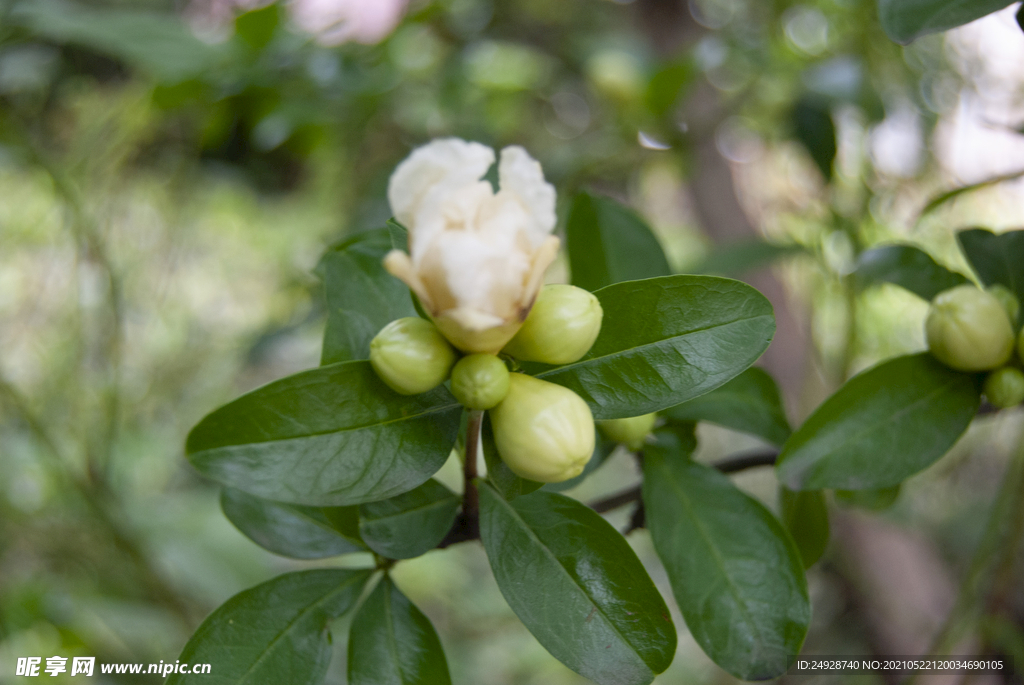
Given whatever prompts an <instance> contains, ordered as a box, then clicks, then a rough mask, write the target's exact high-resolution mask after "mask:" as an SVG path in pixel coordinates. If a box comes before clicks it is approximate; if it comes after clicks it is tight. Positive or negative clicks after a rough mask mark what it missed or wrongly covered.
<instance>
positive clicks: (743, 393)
mask: <svg viewBox="0 0 1024 685" xmlns="http://www.w3.org/2000/svg"><path fill="white" fill-rule="evenodd" d="M665 416H666V417H667V418H668V419H670V420H672V421H707V422H709V423H715V424H718V425H719V426H724V427H726V428H732V429H733V430H737V431H740V432H741V433H750V434H751V435H756V436H758V437H760V438H764V439H765V440H767V441H768V442H770V443H771V444H773V445H782V443H784V442H786V439H787V438H789V434H790V433H791V429H790V427H789V421H787V420H786V412H785V410H784V409H783V408H782V396H781V395H780V394H779V387H778V386H777V385H776V384H775V379H773V378H772V377H771V374H769V373H768V372H767V371H764V370H762V369H758V368H749V369H747V370H746V371H744V372H743V373H741V374H740V375H738V376H736V378H734V379H732V380H731V381H729V382H728V383H726V384H725V385H723V386H722V387H720V388H718V389H717V390H712V391H711V392H709V393H707V394H706V395H701V396H700V397H698V398H696V399H692V400H690V401H689V402H684V403H683V404H680V405H678V406H676V407H672V408H671V409H668V410H666V411H665Z"/></svg>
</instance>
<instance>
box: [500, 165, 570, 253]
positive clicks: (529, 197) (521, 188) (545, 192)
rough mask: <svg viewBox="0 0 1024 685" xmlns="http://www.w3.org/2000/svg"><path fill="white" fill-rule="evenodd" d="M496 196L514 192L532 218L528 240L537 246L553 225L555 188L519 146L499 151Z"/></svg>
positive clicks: (554, 218) (554, 221)
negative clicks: (497, 193) (498, 187)
mask: <svg viewBox="0 0 1024 685" xmlns="http://www.w3.org/2000/svg"><path fill="white" fill-rule="evenodd" d="M498 184H499V186H500V192H499V195H501V194H502V193H505V192H509V193H513V194H514V195H515V196H516V197H517V199H518V200H519V202H521V203H522V204H523V206H524V207H525V208H526V211H528V212H529V213H530V216H531V217H532V218H533V224H532V226H531V227H530V233H529V235H530V241H531V242H532V243H533V246H534V247H539V246H540V245H541V243H543V242H544V239H545V238H547V236H548V234H549V233H551V231H553V230H554V228H555V223H556V221H557V219H556V217H555V189H554V187H552V185H551V184H550V183H548V182H547V181H545V180H544V171H543V170H542V169H541V168H540V163H539V162H538V161H537V160H535V159H534V158H533V157H531V156H530V155H529V153H527V152H526V150H524V149H523V148H521V147H519V146H518V145H513V146H512V147H507V148H505V149H504V150H502V151H501V161H500V162H499V163H498Z"/></svg>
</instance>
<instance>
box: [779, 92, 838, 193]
mask: <svg viewBox="0 0 1024 685" xmlns="http://www.w3.org/2000/svg"><path fill="white" fill-rule="evenodd" d="M790 119H791V123H792V126H793V133H794V134H795V136H796V139H797V140H798V141H799V142H800V144H801V145H803V146H804V149H806V150H807V152H808V153H810V155H811V159H813V160H814V163H815V164H816V165H817V166H818V170H819V171H821V175H822V176H824V177H825V181H826V182H829V181H831V180H832V164H833V162H835V159H836V125H835V123H834V122H833V121H832V110H831V108H830V107H829V104H828V102H827V101H826V100H825V99H824V98H820V97H815V96H807V95H805V96H803V97H801V98H800V99H799V100H797V102H796V104H795V105H794V106H793V111H792V112H791V113H790Z"/></svg>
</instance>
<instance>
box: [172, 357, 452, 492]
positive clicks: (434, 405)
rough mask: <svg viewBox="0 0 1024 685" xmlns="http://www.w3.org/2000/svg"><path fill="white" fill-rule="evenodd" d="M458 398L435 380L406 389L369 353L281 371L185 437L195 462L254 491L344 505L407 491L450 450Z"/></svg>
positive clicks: (209, 472) (206, 472)
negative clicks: (386, 379)
mask: <svg viewBox="0 0 1024 685" xmlns="http://www.w3.org/2000/svg"><path fill="white" fill-rule="evenodd" d="M461 413H462V407H460V406H459V404H458V403H457V402H456V401H455V399H454V398H453V397H452V396H451V394H450V393H449V392H448V391H447V390H446V389H445V388H444V387H443V386H442V387H440V388H438V389H436V390H432V391H431V392H428V393H423V394H421V395H413V396H408V397H406V396H403V395H399V394H398V393H396V392H394V391H392V390H391V389H389V388H388V387H387V386H386V385H384V383H383V382H382V381H381V380H380V379H379V378H377V374H376V373H374V371H373V368H372V367H371V366H370V363H369V362H365V361H358V362H345V363H343V364H332V365H330V366H321V367H320V368H318V369H313V370H311V371H304V372H302V373H298V374H295V375H294V376H289V377H288V378H284V379H281V380H279V381H276V382H274V383H271V384H270V385H265V386H263V387H262V388H259V389H258V390H254V391H253V392H250V393H249V394H247V395H243V396H242V397H240V398H238V399H237V400H235V401H234V402H231V403H230V404H227V405H225V406H223V407H221V408H220V409H217V410H216V411H214V412H213V413H211V414H209V415H208V416H207V417H206V418H204V419H203V420H202V421H200V422H199V424H198V425H197V426H196V427H195V428H193V429H192V432H191V433H190V434H189V436H188V441H187V443H186V445H185V451H186V453H187V454H188V457H189V459H190V460H191V462H192V465H193V466H195V467H196V469H198V470H199V472H200V473H202V474H203V475H205V476H207V477H208V478H212V479H213V480H215V481H217V482H219V483H221V484H223V485H228V486H230V487H233V488H238V489H239V490H244V491H245V492H248V493H249V494H251V495H256V496H257V497H263V498H265V499H270V500H275V501H278V502H291V503H295V504H308V505H312V506H345V505H350V504H362V503H363V502H372V501H374V500H379V499H385V498H388V497H393V496H395V495H398V494H401V493H403V492H407V491H409V490H412V489H413V488H415V487H416V486H417V485H419V484H421V483H423V482H424V481H426V480H427V479H428V478H430V476H432V475H434V473H436V472H437V470H438V469H440V468H441V467H442V466H443V465H444V462H445V461H446V460H447V459H448V455H449V454H450V452H451V449H452V446H453V445H454V444H455V437H456V433H457V431H458V427H459V417H460V415H461Z"/></svg>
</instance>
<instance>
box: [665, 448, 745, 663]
mask: <svg viewBox="0 0 1024 685" xmlns="http://www.w3.org/2000/svg"><path fill="white" fill-rule="evenodd" d="M661 468H662V470H663V471H664V472H665V474H666V476H667V478H666V479H665V480H666V481H667V482H668V483H669V486H670V487H671V488H672V489H673V490H675V491H676V492H678V493H679V496H680V500H681V502H682V504H683V506H684V507H685V508H686V513H687V515H688V516H689V517H690V520H692V521H693V522H694V526H695V527H696V528H697V532H698V534H699V535H700V537H701V538H702V539H703V540H704V543H705V544H706V545H707V546H708V548H709V549H711V556H712V558H713V559H714V561H715V565H716V566H718V569H719V571H720V572H721V574H722V576H723V577H724V578H725V581H726V586H727V587H728V588H729V593H730V594H731V595H732V597H733V599H734V600H735V601H736V605H737V607H739V609H740V613H742V614H743V619H744V621H745V622H746V623H747V624H748V625H749V626H750V627H751V629H752V632H753V633H754V634H755V636H756V640H757V645H758V646H761V645H763V644H764V643H765V640H764V636H763V635H762V633H761V629H760V626H758V624H757V622H756V621H754V619H753V617H752V616H751V614H750V612H749V609H748V608H747V603H746V601H745V600H744V599H743V597H742V595H741V594H740V591H739V587H738V586H737V585H736V583H735V581H734V580H733V579H732V576H730V575H729V573H728V572H727V571H726V568H725V561H724V560H723V559H722V555H721V552H720V551H719V549H718V547H717V546H716V545H715V544H714V543H713V542H712V537H711V535H710V534H709V532H708V530H707V529H706V528H705V526H704V524H703V523H702V521H701V519H700V518H699V517H697V516H696V515H695V514H694V510H693V505H692V503H691V502H690V498H689V495H687V494H686V492H685V491H684V490H683V489H682V487H680V485H679V483H678V482H677V481H676V479H675V478H674V474H673V473H672V470H671V469H670V468H669V467H668V462H667V460H666V459H664V458H661Z"/></svg>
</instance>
